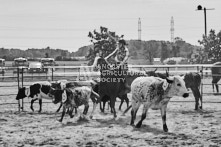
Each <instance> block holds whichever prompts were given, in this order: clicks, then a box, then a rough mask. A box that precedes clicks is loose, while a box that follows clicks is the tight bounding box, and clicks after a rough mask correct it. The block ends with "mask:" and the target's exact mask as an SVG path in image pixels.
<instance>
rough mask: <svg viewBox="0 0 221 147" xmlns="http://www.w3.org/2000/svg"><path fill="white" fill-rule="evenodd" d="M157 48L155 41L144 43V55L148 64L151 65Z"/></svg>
mask: <svg viewBox="0 0 221 147" xmlns="http://www.w3.org/2000/svg"><path fill="white" fill-rule="evenodd" d="M157 46H158V45H157V43H156V42H155V41H149V42H145V44H144V49H145V52H144V54H145V55H146V58H147V59H148V60H149V63H150V64H153V58H154V57H156V55H157Z"/></svg>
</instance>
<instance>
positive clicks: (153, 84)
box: [124, 76, 189, 132]
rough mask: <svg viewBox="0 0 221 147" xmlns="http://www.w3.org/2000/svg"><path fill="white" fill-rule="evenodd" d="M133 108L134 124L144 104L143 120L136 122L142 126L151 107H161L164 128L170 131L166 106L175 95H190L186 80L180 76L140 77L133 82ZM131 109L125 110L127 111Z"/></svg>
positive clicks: (132, 119) (132, 121) (132, 122)
mask: <svg viewBox="0 0 221 147" xmlns="http://www.w3.org/2000/svg"><path fill="white" fill-rule="evenodd" d="M131 92H132V100H131V101H132V110H131V123H130V124H131V125H134V121H135V118H136V113H137V111H138V109H139V107H140V105H141V104H143V105H144V107H143V113H142V116H141V120H140V121H139V122H138V123H137V124H136V128H140V127H141V125H142V121H143V120H144V119H145V118H146V113H147V110H148V109H149V108H151V107H152V108H159V109H160V111H161V116H162V121H163V130H164V131H165V132H168V128H167V125H166V108H167V104H168V102H169V101H170V98H171V97H173V96H182V97H184V98H185V97H188V96H189V93H188V91H187V88H186V86H185V82H184V80H183V79H182V78H181V77H180V76H174V77H168V78H167V79H161V78H158V77H138V78H136V79H135V80H134V81H133V82H132V84H131ZM128 110H129V108H128V109H127V110H125V112H124V113H126V112H127V111H128Z"/></svg>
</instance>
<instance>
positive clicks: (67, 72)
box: [0, 64, 221, 111]
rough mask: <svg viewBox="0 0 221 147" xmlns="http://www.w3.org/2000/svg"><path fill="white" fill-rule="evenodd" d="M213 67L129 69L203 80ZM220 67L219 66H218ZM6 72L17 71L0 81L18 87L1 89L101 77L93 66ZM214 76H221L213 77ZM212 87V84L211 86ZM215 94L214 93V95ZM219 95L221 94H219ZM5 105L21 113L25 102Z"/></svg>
mask: <svg viewBox="0 0 221 147" xmlns="http://www.w3.org/2000/svg"><path fill="white" fill-rule="evenodd" d="M211 67H212V64H207V65H202V64H195V65H129V69H131V70H137V71H144V70H147V71H148V70H154V69H156V68H158V70H157V72H165V70H167V71H168V72H169V73H171V74H183V73H186V72H198V73H200V74H201V77H202V79H203V78H204V77H205V76H212V75H211V70H210V68H211ZM217 67H218V66H217ZM4 68H5V70H11V71H15V70H16V72H13V74H11V75H7V73H5V74H2V75H0V80H2V81H7V80H9V81H10V79H13V81H14V82H16V83H17V84H16V85H0V88H2V87H17V88H18V89H19V87H24V86H29V85H27V84H24V82H25V81H30V79H32V80H34V81H45V80H49V81H51V82H54V81H56V80H59V79H68V80H71V81H82V82H83V81H85V80H90V79H92V78H96V77H99V76H100V73H99V72H94V71H92V67H91V66H48V67H45V68H47V69H48V72H47V73H43V74H30V73H25V72H24V71H25V70H26V69H27V67H16V68H15V67H4ZM220 69H221V66H220ZM213 76H221V74H217V75H213ZM204 85H209V84H204V83H202V84H201V94H202V96H203V94H211V93H204V92H203V86H204ZM210 85H211V84H210ZM213 94H214V93H213ZM12 95H13V96H14V95H16V94H1V95H0V97H6V96H12ZM217 95H219V93H218V94H217ZM220 95H221V94H220ZM4 104H6V105H7V104H18V110H19V111H20V108H23V106H24V102H23V100H21V101H20V100H19V101H18V103H2V104H1V105H4Z"/></svg>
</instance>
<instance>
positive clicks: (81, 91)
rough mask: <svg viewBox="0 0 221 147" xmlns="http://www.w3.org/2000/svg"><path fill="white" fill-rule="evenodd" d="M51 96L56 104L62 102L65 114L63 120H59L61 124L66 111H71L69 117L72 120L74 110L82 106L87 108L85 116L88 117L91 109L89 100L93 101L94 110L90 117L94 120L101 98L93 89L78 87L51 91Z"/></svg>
mask: <svg viewBox="0 0 221 147" xmlns="http://www.w3.org/2000/svg"><path fill="white" fill-rule="evenodd" d="M51 94H52V97H53V103H54V104H57V103H58V102H61V101H62V106H63V112H62V115H61V119H60V120H59V121H60V122H62V120H63V117H64V115H65V113H66V110H69V111H68V112H69V115H70V117H71V118H72V117H73V115H72V113H73V109H74V108H78V107H79V106H81V105H84V106H85V107H84V112H83V114H85V115H86V114H87V112H88V108H89V99H91V100H92V101H93V110H92V113H91V115H90V118H92V117H93V113H94V111H95V109H96V106H97V103H98V99H99V98H100V97H99V95H98V94H97V93H96V92H94V91H93V90H92V88H89V87H87V86H82V87H76V88H73V89H71V88H70V89H69V88H66V89H64V90H60V89H58V90H53V91H51Z"/></svg>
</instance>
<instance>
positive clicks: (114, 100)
mask: <svg viewBox="0 0 221 147" xmlns="http://www.w3.org/2000/svg"><path fill="white" fill-rule="evenodd" d="M115 102H116V96H111V97H110V106H111V109H113V114H114V118H116V117H117V115H116V111H115Z"/></svg>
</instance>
